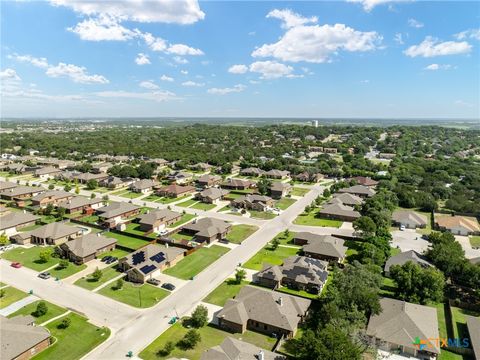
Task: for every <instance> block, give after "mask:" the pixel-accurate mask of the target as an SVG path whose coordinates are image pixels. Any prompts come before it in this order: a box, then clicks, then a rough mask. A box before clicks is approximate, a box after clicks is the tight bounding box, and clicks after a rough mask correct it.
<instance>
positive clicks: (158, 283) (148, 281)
mask: <svg viewBox="0 0 480 360" xmlns="http://www.w3.org/2000/svg"><path fill="white" fill-rule="evenodd" d="M147 283H149V284H152V285H155V286H157V285H160V280H157V279H148V280H147Z"/></svg>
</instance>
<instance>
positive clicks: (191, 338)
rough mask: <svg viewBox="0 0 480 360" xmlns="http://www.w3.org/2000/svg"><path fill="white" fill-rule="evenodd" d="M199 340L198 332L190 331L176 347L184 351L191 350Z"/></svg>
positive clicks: (200, 338)
mask: <svg viewBox="0 0 480 360" xmlns="http://www.w3.org/2000/svg"><path fill="white" fill-rule="evenodd" d="M201 340H202V337H201V336H200V333H199V332H198V330H195V329H191V330H188V332H187V333H186V334H185V336H184V337H183V339H182V340H180V341H179V342H178V345H179V346H180V347H181V348H182V349H185V350H187V349H193V348H194V347H195V346H196V345H197V344H198V343H199V342H200V341H201Z"/></svg>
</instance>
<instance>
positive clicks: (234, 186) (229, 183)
mask: <svg viewBox="0 0 480 360" xmlns="http://www.w3.org/2000/svg"><path fill="white" fill-rule="evenodd" d="M255 185H256V184H255V183H254V182H253V181H250V180H243V179H232V178H230V179H227V180H226V181H224V182H223V183H222V184H221V185H220V186H221V187H222V188H224V189H230V190H246V189H251V188H253V187H254V186H255Z"/></svg>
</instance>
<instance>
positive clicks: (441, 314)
mask: <svg viewBox="0 0 480 360" xmlns="http://www.w3.org/2000/svg"><path fill="white" fill-rule="evenodd" d="M431 306H432V307H434V308H436V309H437V319H438V332H439V335H440V337H441V338H447V337H448V334H447V322H446V319H445V305H444V304H443V303H439V304H435V305H431Z"/></svg>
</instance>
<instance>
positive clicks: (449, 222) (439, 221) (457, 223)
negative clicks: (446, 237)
mask: <svg viewBox="0 0 480 360" xmlns="http://www.w3.org/2000/svg"><path fill="white" fill-rule="evenodd" d="M435 226H436V228H437V229H439V230H447V231H450V232H451V233H452V234H455V235H463V236H467V235H475V234H479V233H480V225H479V224H478V221H477V219H475V218H473V217H467V216H457V215H456V216H435Z"/></svg>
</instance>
